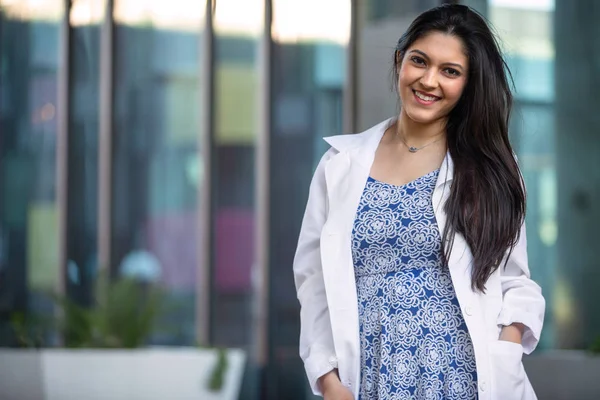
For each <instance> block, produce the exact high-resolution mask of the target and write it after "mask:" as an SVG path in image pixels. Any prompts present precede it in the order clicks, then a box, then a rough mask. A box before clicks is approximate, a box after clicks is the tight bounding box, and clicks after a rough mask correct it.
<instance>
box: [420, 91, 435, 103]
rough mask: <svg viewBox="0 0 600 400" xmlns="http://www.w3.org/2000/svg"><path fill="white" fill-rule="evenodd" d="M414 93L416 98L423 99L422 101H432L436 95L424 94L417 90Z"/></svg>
mask: <svg viewBox="0 0 600 400" xmlns="http://www.w3.org/2000/svg"><path fill="white" fill-rule="evenodd" d="M415 94H416V95H417V97H418V98H420V99H421V100H424V101H434V100H435V99H437V97H433V96H425V95H424V94H421V93H419V92H417V91H415Z"/></svg>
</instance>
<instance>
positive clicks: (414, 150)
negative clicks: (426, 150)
mask: <svg viewBox="0 0 600 400" xmlns="http://www.w3.org/2000/svg"><path fill="white" fill-rule="evenodd" d="M408 151H410V152H411V153H416V152H417V151H419V149H417V148H416V147H412V146H410V147H409V148H408Z"/></svg>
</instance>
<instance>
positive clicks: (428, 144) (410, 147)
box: [396, 131, 444, 153]
mask: <svg viewBox="0 0 600 400" xmlns="http://www.w3.org/2000/svg"><path fill="white" fill-rule="evenodd" d="M396 135H398V136H399V137H400V140H402V143H404V145H405V146H406V148H408V151H410V152H411V153H416V152H417V151H419V150H423V149H424V148H425V147H427V146H430V145H432V144H434V143H436V142H439V141H440V140H442V138H443V137H444V136H443V134H442V133H440V137H439V138H437V139H435V140H434V141H433V142H429V143H427V144H425V145H423V146H421V147H414V146H409V145H408V143H406V140H404V137H402V136H400V134H399V133H398V132H397V131H396Z"/></svg>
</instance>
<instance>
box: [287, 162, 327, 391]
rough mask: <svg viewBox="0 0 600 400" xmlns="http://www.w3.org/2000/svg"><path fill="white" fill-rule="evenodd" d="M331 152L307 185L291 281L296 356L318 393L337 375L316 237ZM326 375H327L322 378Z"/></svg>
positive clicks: (323, 217)
mask: <svg viewBox="0 0 600 400" xmlns="http://www.w3.org/2000/svg"><path fill="white" fill-rule="evenodd" d="M332 154H333V150H329V151H328V152H327V153H326V154H325V155H324V156H323V158H322V159H321V162H320V163H319V165H318V167H317V170H316V172H315V175H314V177H313V180H312V182H311V185H310V191H309V196H308V203H307V205H306V211H305V214H304V219H303V221H302V228H301V229H300V237H299V239H298V247H297V249H296V256H295V258H294V281H295V284H296V292H297V296H298V300H299V302H300V357H301V358H302V360H303V361H304V367H305V369H306V374H307V376H308V380H309V383H310V386H311V388H312V390H313V393H315V394H317V395H320V394H321V388H320V386H321V384H323V383H324V382H320V379H319V378H321V377H323V380H322V381H325V380H328V381H329V380H330V379H331V378H336V379H337V374H333V373H331V374H329V372H331V371H333V370H334V369H335V368H336V367H337V359H336V355H335V349H334V346H333V335H332V332H331V322H330V319H329V310H328V308H327V298H326V295H325V283H324V281H323V270H322V268H321V251H320V239H321V231H322V229H323V225H324V224H325V220H326V218H327V189H326V185H325V163H326V161H327V160H328V159H329V158H330V157H331V155H332ZM326 376H327V379H325V378H326Z"/></svg>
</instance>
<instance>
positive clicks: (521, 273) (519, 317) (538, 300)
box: [498, 224, 546, 354]
mask: <svg viewBox="0 0 600 400" xmlns="http://www.w3.org/2000/svg"><path fill="white" fill-rule="evenodd" d="M500 282H501V287H502V298H503V302H502V309H501V311H500V314H499V316H498V325H500V326H508V325H510V324H513V323H521V324H523V325H524V326H525V331H524V333H523V339H522V344H523V351H524V352H525V354H530V353H531V352H532V351H533V350H534V349H535V348H536V346H537V344H538V342H539V339H540V333H541V331H542V325H543V323H544V311H545V306H546V302H545V300H544V297H543V296H542V290H541V288H540V286H539V285H538V284H537V283H535V282H534V281H533V280H532V279H531V275H530V272H529V265H528V260H527V234H526V228H525V224H523V226H522V227H521V232H520V236H519V241H518V242H517V245H516V246H515V248H514V249H513V251H512V252H511V254H510V257H509V258H508V262H507V263H506V266H504V265H503V264H502V265H500Z"/></svg>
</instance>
